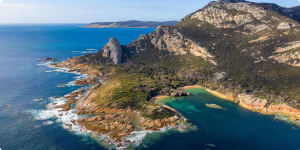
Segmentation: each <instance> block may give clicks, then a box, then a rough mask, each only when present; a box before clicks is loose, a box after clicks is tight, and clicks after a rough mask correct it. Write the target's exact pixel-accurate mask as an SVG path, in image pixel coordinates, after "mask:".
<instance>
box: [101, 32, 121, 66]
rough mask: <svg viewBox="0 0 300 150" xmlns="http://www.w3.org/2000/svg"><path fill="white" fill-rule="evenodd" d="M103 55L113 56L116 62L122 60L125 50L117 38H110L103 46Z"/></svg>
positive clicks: (118, 62)
mask: <svg viewBox="0 0 300 150" xmlns="http://www.w3.org/2000/svg"><path fill="white" fill-rule="evenodd" d="M102 51H103V54H102V55H103V57H108V58H111V59H112V61H113V62H114V63H115V64H120V63H121V61H122V55H123V50H122V48H121V46H120V43H119V41H118V40H117V39H116V38H110V39H109V42H108V43H107V44H106V45H105V46H104V47H103V49H102Z"/></svg>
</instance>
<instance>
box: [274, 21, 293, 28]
mask: <svg viewBox="0 0 300 150" xmlns="http://www.w3.org/2000/svg"><path fill="white" fill-rule="evenodd" d="M291 28H292V27H291V24H290V23H289V22H281V23H280V24H279V25H278V26H277V29H279V30H289V29H291Z"/></svg>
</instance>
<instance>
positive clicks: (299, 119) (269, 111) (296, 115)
mask: <svg viewBox="0 0 300 150" xmlns="http://www.w3.org/2000/svg"><path fill="white" fill-rule="evenodd" d="M182 88H183V89H185V90H187V89H196V88H199V89H203V90H206V91H207V92H209V93H210V94H212V95H214V96H216V97H218V98H221V99H224V100H228V101H231V102H234V103H236V104H238V105H239V106H240V107H242V108H244V109H247V110H250V111H253V112H259V113H261V114H265V115H284V116H286V117H287V118H288V121H292V122H295V123H296V124H298V123H300V110H299V109H295V108H292V107H290V106H288V105H287V104H271V105H270V106H269V107H265V105H264V106H263V105H261V106H259V105H255V102H256V101H251V102H252V103H247V101H245V100H243V98H242V97H241V96H240V95H239V96H240V98H239V96H238V97H237V98H235V97H234V96H233V93H226V94H224V93H221V92H218V91H215V90H211V89H208V88H205V87H203V86H200V85H192V86H185V87H182ZM251 96H252V97H254V96H253V95H251ZM254 99H255V97H254ZM256 99H257V100H258V101H266V100H263V99H259V98H256Z"/></svg>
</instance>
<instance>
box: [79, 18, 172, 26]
mask: <svg viewBox="0 0 300 150" xmlns="http://www.w3.org/2000/svg"><path fill="white" fill-rule="evenodd" d="M177 23H178V21H164V22H158V21H138V20H130V21H119V22H94V23H90V24H88V25H84V26H83V27H84V28H156V27H158V26H160V25H169V26H173V25H176V24H177Z"/></svg>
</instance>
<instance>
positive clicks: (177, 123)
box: [45, 58, 190, 149]
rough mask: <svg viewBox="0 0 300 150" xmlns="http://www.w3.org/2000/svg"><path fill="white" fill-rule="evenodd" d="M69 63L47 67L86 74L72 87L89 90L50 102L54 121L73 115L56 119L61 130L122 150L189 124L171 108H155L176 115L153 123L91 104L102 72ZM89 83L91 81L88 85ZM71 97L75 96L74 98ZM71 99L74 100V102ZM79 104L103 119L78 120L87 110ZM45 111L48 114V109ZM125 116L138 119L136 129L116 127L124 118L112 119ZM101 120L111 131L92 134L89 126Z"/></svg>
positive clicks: (67, 61) (122, 125) (135, 112)
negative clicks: (61, 125) (56, 101)
mask: <svg viewBox="0 0 300 150" xmlns="http://www.w3.org/2000/svg"><path fill="white" fill-rule="evenodd" d="M75 59H76V58H75ZM73 61H74V59H66V60H65V61H63V62H60V63H58V64H52V65H51V64H49V65H47V66H48V67H50V68H54V69H61V70H64V72H66V73H75V74H77V75H80V76H82V75H87V78H85V79H82V80H80V79H79V80H74V85H76V86H84V87H85V86H89V88H87V89H86V90H85V92H82V93H81V94H80V95H78V94H76V91H78V90H75V91H72V92H70V93H68V94H66V95H64V96H63V97H62V98H63V101H64V102H62V103H60V104H56V103H55V101H52V102H51V103H50V105H53V103H55V104H54V105H53V110H51V111H57V113H56V114H54V115H53V116H55V117H56V118H58V119H59V118H67V117H68V116H67V115H74V116H76V117H75V118H68V119H63V120H61V119H60V120H61V122H62V124H63V128H65V129H67V130H71V131H74V132H77V131H78V132H79V133H83V134H90V135H91V136H92V137H95V138H96V139H98V138H97V137H99V136H101V137H105V139H104V140H105V141H108V142H105V143H104V144H105V145H111V144H112V145H114V148H116V149H124V148H127V147H128V146H130V145H133V146H134V145H136V146H138V145H139V144H140V143H141V142H142V140H143V139H144V138H145V136H146V135H147V134H148V133H153V132H165V131H168V130H169V129H176V130H178V131H180V130H183V129H186V130H188V129H189V126H190V125H189V124H188V123H187V120H186V119H185V118H184V116H181V114H180V113H178V111H177V110H175V109H173V108H171V107H168V106H159V107H161V108H164V109H169V110H171V111H174V112H175V113H176V114H175V115H174V116H171V117H169V118H165V119H156V120H149V119H147V118H144V117H143V116H139V114H140V113H139V112H137V111H133V110H130V109H129V110H127V109H126V110H125V109H124V110H123V109H109V108H106V107H101V106H97V104H96V103H94V102H93V101H90V100H92V99H90V98H91V97H92V95H94V94H95V89H97V87H99V86H101V85H102V84H104V83H103V81H105V80H103V79H101V80H100V79H99V78H100V77H103V76H102V75H103V74H102V72H100V71H98V70H95V69H92V68H90V67H89V66H87V65H85V64H73ZM93 78H94V79H97V80H90V79H93ZM77 81H80V82H77ZM81 81H84V82H83V83H84V84H78V83H82V82H81ZM89 81H91V82H89ZM73 96H76V98H75V97H73ZM74 98H75V99H76V100H74ZM71 100H74V101H71ZM70 101H71V102H70ZM83 101H84V103H86V104H88V105H89V106H92V107H94V106H95V107H94V108H93V110H92V111H90V112H91V113H92V112H95V113H96V114H97V113H101V114H103V115H104V116H100V115H99V114H97V115H96V116H94V117H91V118H90V117H87V118H86V117H81V115H85V114H90V112H89V111H86V108H85V104H83V105H82V104H81V103H82V102H83ZM86 101H87V102H86ZM80 105H81V106H80ZM65 106H66V107H65ZM71 106H72V107H71ZM74 106H75V107H74ZM78 106H79V107H78ZM65 108H67V109H66V110H65ZM81 108H83V109H81ZM54 109H55V110H54ZM87 109H89V107H87ZM45 111H48V108H47V109H46V110H45ZM124 113H125V114H124ZM126 113H130V114H135V115H137V116H138V117H141V119H142V120H140V121H138V126H137V127H138V128H137V127H136V126H132V125H130V124H117V122H119V121H120V120H124V118H123V119H122V118H119V119H118V118H115V117H116V116H124V115H125V116H126ZM107 117H108V118H107ZM109 117H111V118H109ZM125 118H127V117H125ZM65 121H67V122H65ZM103 121H104V122H108V123H109V125H108V128H112V126H111V123H113V126H114V129H112V130H110V129H108V130H107V131H105V132H102V131H101V132H98V129H96V130H95V131H94V128H93V127H92V126H94V125H93V124H99V123H100V124H102V123H103ZM115 121H116V122H115ZM126 121H129V120H126ZM69 123H70V124H69ZM102 125H105V128H107V125H106V124H102ZM102 125H101V126H102ZM124 125H125V130H123V128H124ZM153 125H154V126H153ZM126 126H127V127H126ZM90 127H92V128H90ZM74 128H76V129H77V130H76V129H75V130H74ZM101 128H102V127H101ZM119 128H122V131H120V132H119V134H118V135H117V136H115V135H113V136H112V135H111V132H115V131H114V130H117V129H119ZM99 129H100V126H99ZM105 130H106V129H105ZM127 130H128V131H127ZM101 139H102V138H101ZM100 141H102V140H100ZM101 143H102V142H101ZM101 145H102V144H101Z"/></svg>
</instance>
